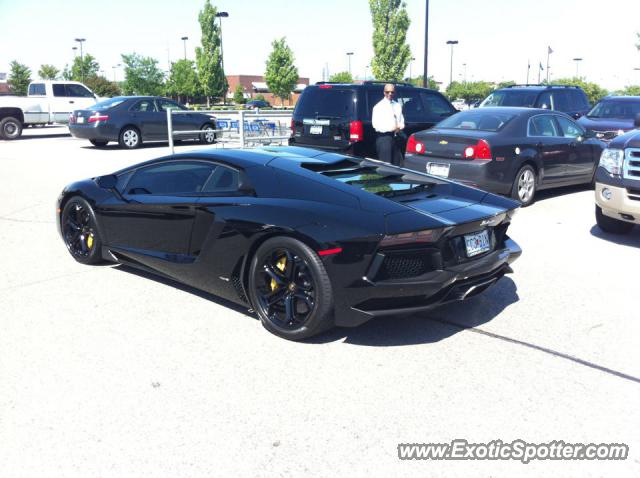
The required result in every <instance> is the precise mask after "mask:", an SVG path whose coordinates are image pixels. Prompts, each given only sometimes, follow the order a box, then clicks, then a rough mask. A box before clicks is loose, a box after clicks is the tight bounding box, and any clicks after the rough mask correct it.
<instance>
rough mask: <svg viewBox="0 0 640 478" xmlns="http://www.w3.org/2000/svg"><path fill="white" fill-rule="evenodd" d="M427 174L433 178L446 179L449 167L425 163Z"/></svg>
mask: <svg viewBox="0 0 640 478" xmlns="http://www.w3.org/2000/svg"><path fill="white" fill-rule="evenodd" d="M427 174H433V175H434V176H440V177H442V178H448V177H449V165H448V164H442V163H427Z"/></svg>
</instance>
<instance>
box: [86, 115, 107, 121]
mask: <svg viewBox="0 0 640 478" xmlns="http://www.w3.org/2000/svg"><path fill="white" fill-rule="evenodd" d="M108 119H109V116H108V115H99V114H98V113H96V114H94V115H93V116H89V119H88V120H87V123H96V122H98V121H107V120H108Z"/></svg>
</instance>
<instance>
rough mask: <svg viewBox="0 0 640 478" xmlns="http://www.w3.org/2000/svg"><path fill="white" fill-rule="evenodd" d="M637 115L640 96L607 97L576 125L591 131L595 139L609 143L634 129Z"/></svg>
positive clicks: (639, 107) (639, 108)
mask: <svg viewBox="0 0 640 478" xmlns="http://www.w3.org/2000/svg"><path fill="white" fill-rule="evenodd" d="M639 115H640V96H607V97H606V98H603V99H601V100H600V101H599V102H598V104H597V105H595V106H594V107H593V109H592V110H591V111H589V112H588V113H587V114H586V115H585V116H583V117H582V118H580V119H579V120H578V124H579V125H580V126H582V127H583V128H585V129H587V130H589V131H593V132H594V133H595V134H596V137H598V138H600V139H602V140H605V141H611V140H612V139H613V138H615V137H616V136H619V135H621V134H624V133H626V132H627V131H631V130H632V129H634V128H635V126H634V121H635V119H636V117H637V116H639Z"/></svg>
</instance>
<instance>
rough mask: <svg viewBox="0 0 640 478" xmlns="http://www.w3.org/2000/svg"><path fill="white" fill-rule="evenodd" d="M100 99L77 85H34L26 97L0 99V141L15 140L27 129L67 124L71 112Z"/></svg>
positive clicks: (30, 85)
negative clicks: (23, 129) (26, 127)
mask: <svg viewBox="0 0 640 478" xmlns="http://www.w3.org/2000/svg"><path fill="white" fill-rule="evenodd" d="M98 101H99V98H98V97H97V96H96V95H95V94H94V93H93V92H92V91H91V90H90V89H89V88H87V87H86V86H85V85H83V84H82V83H78V82H76V81H33V82H31V83H29V89H28V95H27V96H0V139H16V138H19V137H20V135H22V128H23V127H24V126H27V125H44V124H51V123H68V122H69V115H70V114H71V112H72V111H73V110H81V109H85V108H87V107H89V106H91V105H93V104H95V103H97V102H98Z"/></svg>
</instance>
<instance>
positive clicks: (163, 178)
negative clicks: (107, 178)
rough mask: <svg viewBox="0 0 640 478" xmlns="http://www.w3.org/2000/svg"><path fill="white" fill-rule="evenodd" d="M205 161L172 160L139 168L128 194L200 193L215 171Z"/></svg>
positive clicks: (212, 166)
mask: <svg viewBox="0 0 640 478" xmlns="http://www.w3.org/2000/svg"><path fill="white" fill-rule="evenodd" d="M213 168H214V165H213V164H209V163H205V162H185V161H172V162H169V163H162V164H156V165H153V166H148V167H146V168H142V169H139V170H137V171H136V172H135V173H134V175H133V177H132V178H131V180H130V181H129V182H128V184H127V186H126V194H157V195H164V196H167V195H189V194H195V193H199V192H200V191H201V190H202V187H203V186H204V184H205V183H206V182H207V179H208V178H209V176H210V175H211V172H212V171H213Z"/></svg>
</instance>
